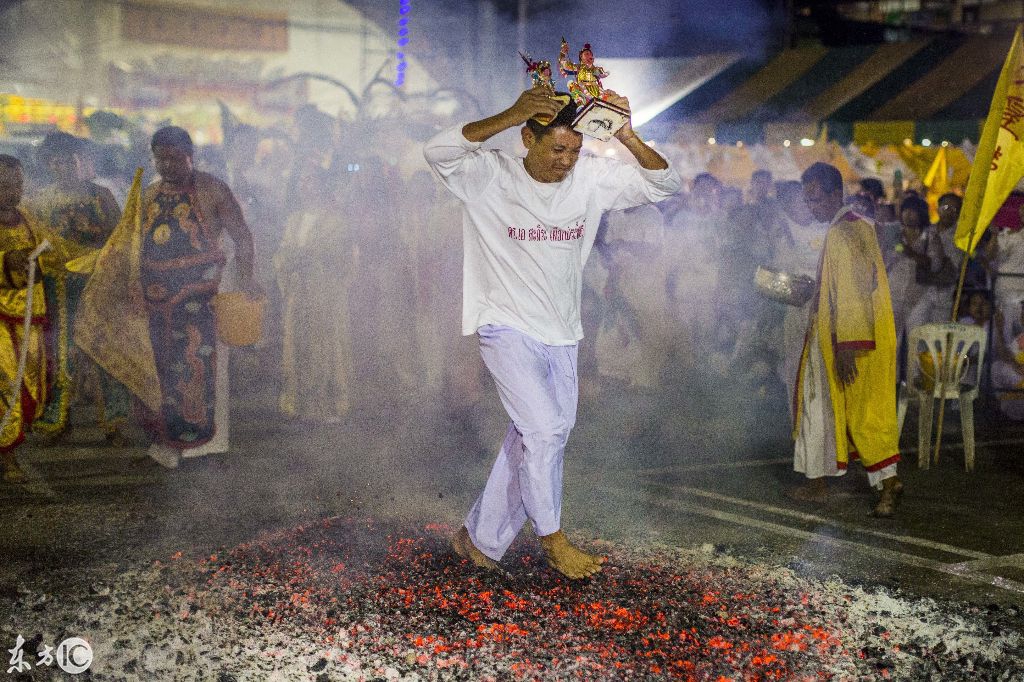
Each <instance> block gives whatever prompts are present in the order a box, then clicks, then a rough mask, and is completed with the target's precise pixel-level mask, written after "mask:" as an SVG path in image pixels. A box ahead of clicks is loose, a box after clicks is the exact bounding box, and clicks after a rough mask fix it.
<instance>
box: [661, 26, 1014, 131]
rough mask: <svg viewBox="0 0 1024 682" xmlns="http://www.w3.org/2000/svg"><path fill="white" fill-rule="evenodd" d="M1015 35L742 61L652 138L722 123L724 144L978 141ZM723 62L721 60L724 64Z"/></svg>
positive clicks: (664, 118) (665, 112)
mask: <svg viewBox="0 0 1024 682" xmlns="http://www.w3.org/2000/svg"><path fill="white" fill-rule="evenodd" d="M1010 40H1011V37H1010V36H1005V37H1004V36H985V37H970V38H965V37H941V38H934V39H931V40H918V41H912V42H905V43H894V44H883V45H865V46H853V47H840V48H824V47H821V46H810V47H802V48H798V49H793V50H785V51H783V52H780V53H778V54H776V55H773V56H770V57H766V58H763V59H755V58H737V59H733V60H732V61H731V62H730V63H729V64H727V65H724V66H722V68H720V69H719V70H718V71H717V72H716V73H715V74H714V75H713V76H711V77H708V78H706V79H704V80H703V81H702V82H700V83H699V84H696V85H695V87H692V88H691V89H690V91H689V92H688V93H687V94H686V95H685V96H682V97H679V98H678V99H676V100H675V101H673V102H672V103H671V104H670V105H668V106H664V107H663V108H662V109H661V111H660V112H659V113H658V114H657V115H656V116H653V117H651V118H650V119H648V120H647V121H645V122H646V125H647V127H645V128H644V132H645V133H648V134H652V136H657V135H658V134H659V133H662V134H664V133H666V132H668V131H672V130H677V129H685V128H686V126H701V129H702V130H707V129H708V128H709V126H713V133H712V134H713V135H714V136H715V137H716V138H718V139H719V140H720V141H723V142H736V141H742V142H744V143H757V142H764V141H769V142H774V141H775V138H778V137H783V136H784V137H786V138H789V139H800V138H801V137H808V136H812V137H817V132H816V131H820V130H821V129H822V127H823V126H827V130H828V136H829V138H830V139H835V140H837V141H839V142H841V143H844V144H846V143H849V142H851V141H857V142H859V143H866V142H869V141H873V142H875V143H877V144H891V143H900V142H902V141H903V140H904V139H908V138H909V139H911V140H912V141H920V140H922V139H924V138H928V139H932V140H936V141H939V140H949V141H951V142H955V143H959V142H961V141H962V140H965V139H966V140H972V141H976V140H977V139H978V136H979V134H980V124H981V122H982V121H983V120H984V118H985V116H986V114H987V113H988V107H989V102H990V100H991V96H992V91H993V90H994V88H995V83H996V80H997V79H998V77H999V70H1000V68H1001V66H1002V63H1003V60H1004V58H1005V56H1006V52H1007V50H1008V49H1009V45H1010ZM719 65H721V62H720V64H719Z"/></svg>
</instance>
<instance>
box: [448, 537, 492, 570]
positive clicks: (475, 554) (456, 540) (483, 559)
mask: <svg viewBox="0 0 1024 682" xmlns="http://www.w3.org/2000/svg"><path fill="white" fill-rule="evenodd" d="M452 549H454V550H455V553H456V554H458V555H459V556H460V557H462V558H463V559H469V560H470V561H471V562H472V563H473V565H474V566H476V567H477V568H484V569H487V570H488V571H493V570H496V569H497V568H498V564H497V562H495V561H494V559H491V558H490V557H489V556H487V555H486V554H484V553H483V552H481V551H480V550H479V549H477V548H476V545H474V544H473V540H471V539H470V537H469V531H468V530H466V527H465V526H463V527H462V528H460V529H459V532H458V533H456V534H455V537H453V538H452Z"/></svg>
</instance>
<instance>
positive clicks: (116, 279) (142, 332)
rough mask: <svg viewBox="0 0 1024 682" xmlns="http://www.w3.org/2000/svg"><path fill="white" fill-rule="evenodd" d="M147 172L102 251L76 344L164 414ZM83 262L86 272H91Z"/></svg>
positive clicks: (84, 295) (138, 175)
mask: <svg viewBox="0 0 1024 682" xmlns="http://www.w3.org/2000/svg"><path fill="white" fill-rule="evenodd" d="M141 254H142V169H141V168H139V169H138V170H136V171H135V181H134V182H133V183H132V187H131V190H129V192H128V198H127V200H126V201H125V205H124V214H123V215H122V216H121V222H120V223H118V225H117V227H116V228H115V229H114V232H113V234H111V235H110V239H108V240H107V243H106V244H105V245H104V246H103V248H102V249H100V250H99V253H98V255H97V256H96V259H95V262H94V263H92V264H88V265H91V266H92V276H91V277H90V278H89V282H88V283H87V284H86V285H85V290H84V291H83V292H82V298H81V300H80V301H79V304H78V313H77V317H76V319H75V344H76V345H77V346H78V347H79V348H81V349H82V350H83V351H85V353H86V354H88V355H89V357H91V358H92V359H93V360H95V361H96V364H98V365H99V366H100V367H102V368H103V369H105V370H106V371H107V373H109V374H110V375H111V376H113V377H114V378H115V379H117V380H118V381H120V382H121V383H122V384H124V385H125V386H126V387H127V388H128V390H129V391H131V392H132V393H133V394H134V395H136V396H137V397H138V398H139V400H141V401H142V402H143V403H145V405H146V406H147V407H149V409H151V410H153V411H154V412H158V411H159V410H160V403H161V394H160V378H159V376H158V375H157V373H156V360H155V358H154V356H153V344H152V342H151V341H150V339H149V313H148V312H147V311H146V306H145V301H144V299H143V296H142V278H141V270H140V258H141ZM88 265H87V264H85V263H83V266H84V267H83V269H87V267H88Z"/></svg>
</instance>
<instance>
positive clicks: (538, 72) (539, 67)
mask: <svg viewBox="0 0 1024 682" xmlns="http://www.w3.org/2000/svg"><path fill="white" fill-rule="evenodd" d="M519 56H520V57H522V58H523V61H524V62H526V73H528V74H530V80H531V81H533V86H534V87H537V86H538V85H539V86H541V87H543V88H544V89H546V90H548V91H549V92H550V93H551V94H552V95H554V94H555V84H554V83H553V82H552V80H551V62H549V61H548V60H546V59H541V60H540V61H539V62H535V61H533V60H532V59H531V58H530V57H529V55H525V54H523V53H522V52H520V53H519Z"/></svg>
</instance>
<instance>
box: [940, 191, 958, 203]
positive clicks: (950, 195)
mask: <svg viewBox="0 0 1024 682" xmlns="http://www.w3.org/2000/svg"><path fill="white" fill-rule="evenodd" d="M947 199H952V200H953V201H955V202H956V204H957V206H963V205H964V198H963V197H962V196H960V195H959V194H956V193H955V192H946V193H945V194H943V195H942V196H941V197H939V203H940V204H941V203H942V202H943V201H946V200H947Z"/></svg>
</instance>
